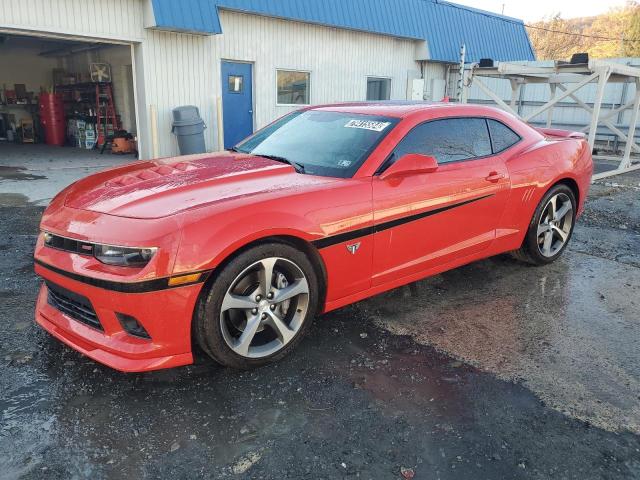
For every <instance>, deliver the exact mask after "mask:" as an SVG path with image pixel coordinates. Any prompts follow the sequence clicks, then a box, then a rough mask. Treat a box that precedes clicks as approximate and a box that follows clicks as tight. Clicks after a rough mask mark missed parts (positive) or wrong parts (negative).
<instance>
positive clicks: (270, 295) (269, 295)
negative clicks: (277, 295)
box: [267, 292, 273, 300]
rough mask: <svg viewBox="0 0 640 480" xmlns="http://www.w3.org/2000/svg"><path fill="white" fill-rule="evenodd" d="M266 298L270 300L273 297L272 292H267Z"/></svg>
mask: <svg viewBox="0 0 640 480" xmlns="http://www.w3.org/2000/svg"><path fill="white" fill-rule="evenodd" d="M267 298H268V299H269V300H271V299H272V298H273V292H269V294H268V295H267Z"/></svg>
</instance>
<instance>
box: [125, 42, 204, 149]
mask: <svg viewBox="0 0 640 480" xmlns="http://www.w3.org/2000/svg"><path fill="white" fill-rule="evenodd" d="M145 33H146V36H145V40H144V41H143V42H142V43H141V44H138V45H136V47H135V68H136V77H137V78H136V82H137V84H138V85H142V84H143V85H144V87H143V88H142V89H140V88H139V89H138V92H137V93H138V98H137V102H138V116H139V124H138V132H139V134H140V135H141V136H142V141H143V142H142V143H143V145H142V150H141V155H142V156H143V157H149V156H150V155H151V143H150V141H151V130H150V128H151V126H150V122H151V120H150V117H149V115H150V108H151V105H155V107H156V110H157V112H158V114H157V118H158V142H159V153H160V155H161V156H169V155H176V154H178V147H177V142H176V139H175V136H174V135H173V134H172V133H171V123H172V115H171V110H172V109H174V108H175V107H178V106H180V105H195V106H197V107H198V108H199V109H200V115H201V116H202V117H203V119H204V121H205V124H206V125H207V129H206V130H205V142H206V146H207V149H209V150H212V149H215V147H216V144H215V135H216V133H215V132H216V129H215V124H214V119H215V111H216V110H215V97H216V87H215V81H214V65H215V62H214V60H213V59H214V52H213V41H212V37H205V36H200V35H190V34H181V33H171V32H163V31H158V30H147V31H146V32H145Z"/></svg>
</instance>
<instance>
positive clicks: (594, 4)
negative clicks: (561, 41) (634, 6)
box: [451, 0, 626, 22]
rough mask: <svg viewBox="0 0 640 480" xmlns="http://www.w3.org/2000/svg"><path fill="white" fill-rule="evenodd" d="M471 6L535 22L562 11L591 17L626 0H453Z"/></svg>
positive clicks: (575, 15) (567, 13)
mask: <svg viewBox="0 0 640 480" xmlns="http://www.w3.org/2000/svg"><path fill="white" fill-rule="evenodd" d="M451 1H453V2H454V3H459V4H461V5H468V6H469V7H475V8H480V9H482V10H489V11H490V12H496V13H503V12H502V8H503V5H504V14H505V15H509V16H510V17H516V18H521V19H522V20H524V21H525V22H534V21H536V20H540V19H541V18H542V17H544V16H549V15H554V14H556V13H560V14H561V16H562V18H574V17H589V16H592V15H598V14H600V13H604V12H606V11H608V10H609V9H610V8H612V7H620V6H623V5H624V4H625V3H626V2H625V0H451Z"/></svg>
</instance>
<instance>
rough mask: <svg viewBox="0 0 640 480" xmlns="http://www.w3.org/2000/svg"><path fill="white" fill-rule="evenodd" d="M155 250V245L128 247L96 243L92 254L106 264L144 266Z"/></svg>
mask: <svg viewBox="0 0 640 480" xmlns="http://www.w3.org/2000/svg"><path fill="white" fill-rule="evenodd" d="M157 250H158V249H157V248H155V247H153V248H129V247H116V246H114V245H101V244H98V243H96V244H95V245H94V247H93V256H94V257H96V258H97V259H98V260H100V261H101V262H102V263H106V264H107V265H120V266H124V267H144V266H145V265H146V264H147V263H149V260H151V258H153V256H154V255H155V254H156V251H157Z"/></svg>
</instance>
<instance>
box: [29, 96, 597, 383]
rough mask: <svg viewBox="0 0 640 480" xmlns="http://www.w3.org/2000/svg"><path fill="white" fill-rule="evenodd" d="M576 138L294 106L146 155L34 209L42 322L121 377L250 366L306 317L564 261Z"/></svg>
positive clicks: (499, 115)
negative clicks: (219, 146) (218, 139)
mask: <svg viewBox="0 0 640 480" xmlns="http://www.w3.org/2000/svg"><path fill="white" fill-rule="evenodd" d="M591 173H592V161H591V152H590V149H589V146H588V144H587V142H586V141H585V139H584V136H583V135H582V134H578V133H571V132H566V131H559V130H544V129H543V130H536V129H534V128H532V127H530V126H528V125H526V124H524V123H522V122H521V121H519V120H518V119H516V118H514V117H513V116H511V115H509V114H507V113H505V112H503V111H500V110H497V109H494V108H489V107H485V106H472V105H454V104H425V103H377V104H374V103H351V104H341V105H327V106H319V107H311V108H306V109H303V110H299V111H296V112H293V113H291V114H289V115H286V116H284V117H283V118H281V119H279V120H277V121H275V122H274V123H272V124H271V125H269V126H267V127H265V128H264V129H262V130H260V131H258V132H257V133H255V134H254V135H252V136H251V137H249V138H247V139H246V140H244V141H243V142H241V143H240V144H238V145H237V146H236V147H235V148H233V149H232V151H230V152H224V153H216V154H202V155H192V156H187V157H181V158H169V159H163V160H156V161H141V162H137V163H134V164H130V165H126V166H123V167H119V168H114V169H111V170H107V171H105V172H102V173H98V174H96V175H91V176H89V177H87V178H85V179H83V180H80V181H78V182H76V183H74V184H73V185H71V186H69V187H68V188H66V189H65V190H63V191H62V192H60V194H58V195H57V196H56V197H55V198H54V200H53V201H52V202H51V204H50V205H49V207H48V208H47V210H46V211H45V212H44V215H43V217H42V223H41V229H42V233H41V235H40V237H39V239H38V242H37V246H36V250H35V269H36V272H37V273H38V274H39V275H40V276H41V277H42V278H43V279H44V282H43V285H42V289H41V291H40V294H39V297H38V303H37V308H36V320H37V322H38V323H39V324H40V325H41V326H42V327H43V328H44V329H45V330H47V331H48V332H50V333H51V334H52V335H54V336H55V337H57V338H58V339H60V340H61V341H63V342H64V343H66V344H68V345H69V346H71V347H72V348H75V349H76V350H78V351H80V352H82V353H84V354H86V355H87V356H89V357H91V358H93V359H95V360H97V361H99V362H102V363H104V364H106V365H109V366H111V367H113V368H116V369H118V370H122V371H146V370H154V369H159V368H167V367H175V366H178V365H185V364H189V363H191V362H192V361H193V350H194V347H195V345H196V344H197V345H199V346H200V347H201V348H202V350H204V351H205V352H206V353H207V354H209V355H210V356H211V357H212V358H213V359H215V360H217V361H218V362H220V363H221V364H223V365H227V366H232V367H238V368H248V367H255V366H259V365H263V364H265V363H268V362H272V361H274V360H277V359H279V358H281V357H283V356H284V355H285V354H287V353H288V352H289V351H290V350H292V349H293V348H294V347H295V346H296V344H297V343H298V342H299V341H300V339H301V338H302V336H303V335H304V333H305V331H306V330H307V329H308V328H309V325H310V324H311V322H312V320H313V318H314V317H315V316H316V315H317V314H318V313H321V312H328V311H330V310H333V309H336V308H339V307H342V306H343V305H347V304H349V303H353V302H356V301H358V300H360V299H363V298H366V297H369V296H372V295H375V294H377V293H380V292H383V291H385V290H389V289H391V288H394V287H398V286H400V285H403V284H406V283H409V282H413V281H416V280H418V279H421V278H423V277H426V276H429V275H434V274H437V273H439V272H442V271H444V270H449V269H452V268H455V267H458V266H460V265H463V264H466V263H469V262H473V261H475V260H478V259H481V258H485V257H489V256H491V255H496V254H499V253H502V252H514V253H515V255H516V257H518V258H520V259H522V260H525V261H528V262H530V263H534V264H539V265H541V264H546V263H549V262H552V261H554V260H555V259H557V258H558V256H560V254H561V253H562V251H563V250H564V249H565V247H566V246H567V242H568V241H569V239H570V238H571V233H572V230H573V226H574V224H575V221H576V218H577V217H578V216H579V215H580V214H581V212H582V210H583V206H584V201H585V198H586V196H587V190H588V189H589V184H590V180H591Z"/></svg>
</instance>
